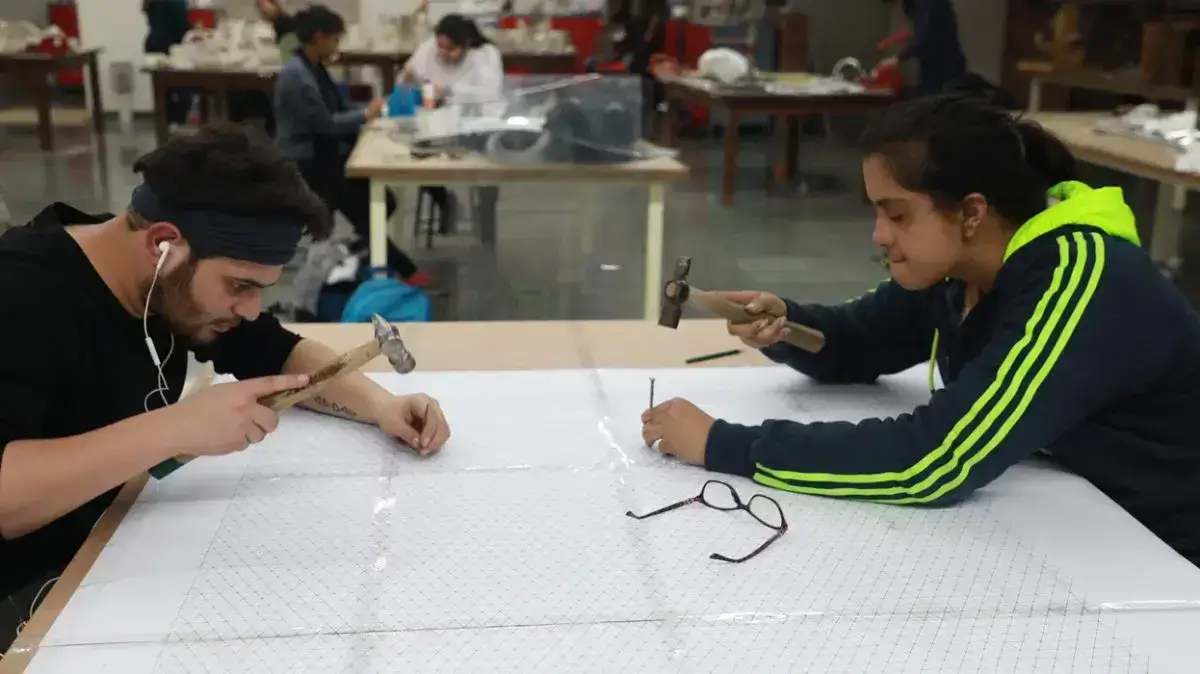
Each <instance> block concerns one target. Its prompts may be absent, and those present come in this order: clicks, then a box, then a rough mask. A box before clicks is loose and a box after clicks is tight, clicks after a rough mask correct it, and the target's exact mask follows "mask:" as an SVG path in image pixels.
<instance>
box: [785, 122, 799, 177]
mask: <svg viewBox="0 0 1200 674" xmlns="http://www.w3.org/2000/svg"><path fill="white" fill-rule="evenodd" d="M785 142H786V143H787V155H786V156H787V165H786V167H785V171H786V174H785V175H786V176H787V179H788V182H791V181H793V180H795V179H796V170H797V169H798V168H799V166H800V116H799V115H788V116H787V140H786V141H785Z"/></svg>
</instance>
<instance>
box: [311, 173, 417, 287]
mask: <svg viewBox="0 0 1200 674" xmlns="http://www.w3.org/2000/svg"><path fill="white" fill-rule="evenodd" d="M343 166H344V164H343V163H342V162H334V163H333V166H332V167H330V166H329V165H328V164H326V163H323V162H317V161H306V162H300V173H301V175H303V176H304V179H305V181H307V182H308V185H309V187H311V188H312V189H313V191H314V192H316V193H317V195H318V196H320V197H321V198H322V199H323V200H324V201H325V204H326V205H327V206H329V210H331V211H336V212H339V213H341V214H342V215H344V216H345V217H346V219H347V220H349V221H350V225H351V226H352V227H354V231H355V233H357V234H358V237H359V240H358V242H356V243H355V244H354V246H353V247H352V248H351V250H352V251H354V252H356V253H361V252H363V251H366V250H368V249H369V248H370V242H371V183H370V181H368V180H366V179H363V178H347V177H346V176H345V175H343V174H342V170H343V169H342V167H343ZM331 168H332V169H333V170H331ZM395 212H396V199H395V197H393V196H392V193H391V192H390V191H388V192H387V213H388V217H389V218H390V217H391V216H392V214H393V213H395ZM387 266H388V268H389V269H391V270H392V271H394V272H395V273H396V275H397V276H399V277H400V278H402V279H406V278H408V277H410V276H412V275H413V274H415V273H416V272H417V265H416V263H414V262H413V261H412V258H410V257H409V256H408V255H406V254H405V253H404V251H402V250H400V249H399V248H397V247H396V245H395V244H393V243H392V242H391V241H388V245H387Z"/></svg>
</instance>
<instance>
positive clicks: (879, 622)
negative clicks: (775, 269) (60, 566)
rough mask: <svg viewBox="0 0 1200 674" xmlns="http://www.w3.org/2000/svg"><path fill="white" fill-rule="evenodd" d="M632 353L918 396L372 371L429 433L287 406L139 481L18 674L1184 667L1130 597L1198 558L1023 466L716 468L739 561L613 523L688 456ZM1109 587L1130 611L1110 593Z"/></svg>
mask: <svg viewBox="0 0 1200 674" xmlns="http://www.w3.org/2000/svg"><path fill="white" fill-rule="evenodd" d="M650 375H653V376H655V377H656V379H657V390H658V395H659V399H660V400H666V399H667V398H669V397H672V396H681V397H688V398H689V399H691V400H693V401H694V402H696V403H697V404H699V405H700V406H701V407H702V408H704V409H706V410H708V411H709V412H710V413H713V414H714V415H717V416H722V417H725V418H729V419H731V420H734V421H743V422H750V423H753V422H758V421H761V420H762V419H763V418H769V417H786V418H792V419H797V420H818V419H849V420H854V419H858V418H862V417H865V416H880V415H883V416H891V415H894V414H897V413H900V412H907V411H910V410H911V409H912V408H913V407H914V406H916V405H919V404H921V403H923V402H925V401H926V400H927V398H928V391H927V389H926V388H925V383H926V379H925V376H926V375H925V372H924V370H923V369H922V368H915V369H914V370H913V371H910V372H908V373H905V374H903V375H901V376H897V377H892V378H889V379H888V380H886V381H885V382H884V383H882V384H881V385H879V386H874V387H825V388H822V389H821V390H819V391H818V390H817V387H816V386H815V385H813V384H811V383H809V382H808V381H807V380H805V379H804V378H802V377H800V376H798V375H796V374H795V373H793V372H791V371H788V370H786V369H783V368H775V367H768V368H756V367H739V368H729V369H724V368H705V369H696V370H685V369H660V370H653V371H650V370H645V371H639V370H599V371H593V370H572V371H540V372H510V373H479V372H455V373H423V372H417V373H413V374H410V375H407V376H405V377H403V378H401V377H399V376H396V375H381V376H379V377H378V379H379V381H381V382H383V383H385V385H387V386H388V387H389V388H392V389H393V390H400V388H401V387H403V389H404V390H408V391H417V390H421V391H426V392H428V393H430V394H431V395H434V396H435V397H438V398H439V399H440V400H441V402H442V404H443V407H444V409H445V410H446V413H447V415H448V416H449V419H450V420H451V424H452V427H453V431H454V434H453V437H452V439H451V441H450V444H449V445H448V446H447V447H446V448H445V450H443V452H442V453H440V454H438V455H437V456H435V457H433V458H432V459H428V460H421V459H418V458H416V457H414V456H413V455H412V454H411V453H409V452H407V451H402V450H401V451H398V450H397V448H396V445H395V444H394V443H393V442H392V441H389V440H387V439H385V438H383V437H382V435H381V434H380V433H379V432H378V431H377V430H376V429H373V428H370V427H366V426H363V425H359V424H354V423H351V422H343V421H340V420H336V419H333V418H330V417H322V416H318V415H316V414H313V413H309V412H305V411H302V410H292V411H289V412H287V413H285V419H284V421H283V423H281V425H280V428H279V430H278V431H277V432H276V433H274V434H273V435H271V436H270V438H268V440H267V441H265V442H264V443H262V444H260V445H258V446H256V447H254V448H253V449H251V450H249V451H247V452H242V453H239V454H236V455H231V456H228V457H222V458H219V459H203V460H198V461H195V462H192V463H191V464H189V466H188V467H186V468H185V469H183V470H180V471H178V472H177V473H175V474H173V475H172V476H171V477H170V478H168V479H166V480H163V481H161V482H152V483H151V484H150V485H149V486H148V487H147V489H146V491H144V492H143V494H142V495H141V497H140V499H139V502H138V503H137V504H135V506H134V507H133V509H132V510H131V511H130V513H129V515H128V516H127V518H126V521H125V522H124V523H123V524H122V525H121V527H120V528H119V529H118V531H117V533H116V534H115V536H114V537H113V539H112V541H111V542H110V543H109V545H108V546H107V548H106V549H105V550H104V552H103V553H102V554H101V555H100V557H99V559H98V560H97V562H96V564H95V566H94V567H93V568H92V570H91V572H90V573H89V574H88V576H87V577H86V578H85V580H84V582H83V584H82V585H81V587H80V588H79V589H78V590H77V591H76V593H75V595H74V597H73V598H72V600H71V601H70V602H69V603H68V605H67V607H66V608H65V609H64V610H63V612H62V614H61V615H60V617H59V619H58V620H57V621H56V623H55V624H54V626H53V628H52V629H51V631H50V633H49V634H47V636H46V638H45V639H44V640H43V648H42V649H41V650H40V651H39V652H38V654H37V655H36V656H35V657H34V659H33V662H32V666H31V667H30V670H29V671H31V672H54V671H82V670H81V669H80V668H81V667H83V666H84V664H83V663H86V669H87V671H102V669H101V668H102V666H105V665H108V666H111V667H112V668H113V671H121V672H127V673H129V674H136V673H138V672H225V671H230V672H233V671H237V672H340V671H355V672H359V671H366V672H374V671H379V672H394V671H421V672H427V671H438V672H441V671H445V672H465V671H472V672H473V671H479V672H509V671H511V672H529V671H547V672H564V671H571V672H579V671H587V672H591V671H598V672H608V671H622V672H626V671H636V672H681V671H688V672H692V671H714V672H728V671H751V670H754V671H787V670H792V669H794V668H795V667H797V666H800V664H798V663H801V664H802V666H803V667H802V668H803V670H804V671H808V672H826V671H828V672H864V671H888V672H927V671H954V672H995V671H1004V672H1041V671H1051V670H1052V671H1054V672H1143V671H1154V672H1159V671H1166V672H1170V671H1181V672H1182V671H1191V670H1192V669H1193V665H1194V662H1195V656H1194V654H1191V651H1193V650H1194V647H1193V646H1192V645H1191V644H1192V642H1193V641H1194V640H1181V639H1175V640H1166V639H1164V638H1162V636H1161V635H1162V634H1170V633H1176V634H1178V633H1186V631H1184V632H1180V630H1187V629H1191V628H1192V627H1200V611H1190V610H1176V611H1167V610H1162V611H1156V610H1153V609H1155V608H1163V607H1167V606H1176V604H1171V605H1168V604H1165V603H1163V602H1162V600H1163V599H1180V600H1196V599H1200V571H1197V570H1196V569H1194V568H1192V567H1190V566H1189V565H1187V564H1186V562H1182V560H1181V558H1179V557H1178V556H1177V555H1175V554H1174V553H1173V552H1171V551H1170V550H1168V549H1166V548H1165V546H1162V545H1161V544H1157V543H1156V542H1155V541H1154V539H1153V538H1152V537H1148V534H1147V533H1146V532H1145V531H1144V530H1143V529H1141V528H1140V527H1139V526H1137V525H1136V524H1135V523H1133V522H1132V520H1131V519H1130V518H1128V516H1126V515H1124V513H1122V512H1120V511H1119V509H1114V508H1113V507H1112V504H1111V503H1108V502H1107V501H1106V500H1104V499H1103V498H1102V497H1100V496H1099V495H1098V493H1097V492H1095V490H1093V489H1092V488H1091V487H1090V486H1088V485H1087V484H1086V483H1083V482H1082V481H1080V480H1078V479H1076V478H1073V477H1070V476H1065V475H1063V474H1061V473H1058V472H1055V471H1050V470H1046V469H1044V468H1038V467H1031V468H1025V467H1022V468H1020V469H1018V470H1014V471H1011V472H1010V473H1009V474H1008V475H1006V476H1005V477H1004V478H1002V479H1001V480H999V481H997V482H996V483H995V484H994V485H992V486H991V487H989V488H988V489H987V490H985V491H983V492H981V493H980V494H979V495H978V496H977V497H976V498H974V499H972V500H971V501H969V502H968V503H966V504H964V505H961V506H959V507H955V508H947V509H916V508H911V509H909V508H901V507H894V506H881V505H871V504H860V503H853V502H849V501H839V500H832V499H822V498H817V497H808V496H801V495H794V494H787V493H782V492H774V491H770V490H767V489H766V488H764V487H760V486H758V485H756V484H754V483H752V482H750V481H748V480H744V479H738V478H728V479H729V481H730V482H731V483H732V484H735V485H736V486H737V488H738V490H739V492H740V493H741V494H742V495H743V498H749V495H750V494H752V493H755V492H758V491H763V492H769V493H770V495H771V496H773V497H775V498H776V499H777V500H779V501H780V503H781V504H782V506H783V508H784V510H785V512H786V514H787V518H788V521H789V523H790V524H791V530H790V531H789V532H788V533H787V534H786V535H784V536H783V538H781V539H780V540H779V541H778V542H776V543H775V544H774V545H773V546H771V547H770V548H769V549H768V550H767V551H766V552H764V553H763V554H762V555H760V556H759V557H756V558H755V559H753V560H751V561H750V562H747V563H745V564H741V565H726V564H722V563H720V562H715V561H713V560H710V559H709V558H708V555H709V553H711V552H721V553H724V554H728V555H739V554H744V553H745V552H748V551H749V550H751V549H753V548H754V547H756V546H757V545H758V544H759V543H761V542H762V541H763V540H766V538H767V537H768V536H769V535H770V533H771V532H770V530H769V529H767V528H765V527H763V526H761V525H760V524H758V523H757V522H755V521H754V520H753V519H752V518H750V517H749V516H746V515H745V514H744V513H721V512H717V511H713V510H710V509H708V508H704V507H703V506H700V505H693V506H688V507H685V508H682V509H679V510H677V511H674V512H672V513H668V514H666V515H662V516H660V517H656V518H653V519H650V520H645V521H635V520H632V519H630V518H627V517H625V516H624V512H625V511H626V510H627V509H632V510H634V511H635V512H641V511H647V510H650V509H653V508H656V507H658V506H661V505H665V504H667V503H670V502H673V501H677V500H680V499H683V498H686V497H688V496H692V495H694V494H695V493H697V492H698V491H699V489H700V486H701V485H702V484H703V482H704V481H705V480H706V479H708V478H709V477H712V475H710V474H706V473H705V472H703V471H702V470H700V469H698V468H691V467H682V466H678V465H676V464H675V463H674V462H672V461H671V460H668V459H664V458H663V457H661V456H659V455H658V454H657V453H655V452H653V451H652V450H649V449H647V448H646V447H645V446H644V445H643V444H642V442H641V440H640V437H639V435H638V428H639V425H640V422H639V421H638V415H639V414H640V412H641V411H642V409H643V408H644V406H645V404H646V400H647V398H646V396H647V393H648V376H650ZM1039 485H1042V486H1049V488H1050V491H1047V490H1045V489H1039ZM1039 499H1040V500H1039ZM1027 500H1032V501H1034V502H1036V503H1037V504H1038V510H1037V511H1035V513H1034V515H1035V517H1032V518H1030V516H1029V515H1028V513H1026V512H1024V511H1023V510H1022V504H1023V503H1024V502H1025V501H1027ZM1083 503H1086V504H1089V508H1088V509H1083V508H1081V507H1080V504H1083ZM1097 526H1103V527H1104V528H1103V529H1096V528H1095V527H1097ZM1027 530H1028V531H1029V532H1031V534H1030V535H1026V531H1027ZM1081 531H1084V532H1086V531H1091V532H1092V533H1093V535H1091V536H1084V535H1081V534H1080V533H1079V532H1081ZM1063 541H1066V542H1067V544H1064V543H1063ZM1117 549H1124V552H1122V553H1114V552H1113V550H1117ZM1114 555H1116V556H1117V557H1118V558H1119V561H1120V564H1105V561H1106V558H1111V557H1113V556H1114ZM1121 555H1124V557H1121ZM1081 579H1083V580H1081ZM1135 599H1144V600H1147V601H1148V602H1149V603H1146V604H1142V605H1141V608H1142V609H1143V610H1141V611H1138V612H1135V613H1130V612H1121V611H1114V610H1112V608H1111V607H1112V606H1115V605H1119V602H1129V601H1131V600H1135ZM1185 605H1186V601H1185ZM1144 609H1150V610H1144ZM1171 630H1175V632H1171ZM1192 633H1193V634H1194V633H1195V632H1194V631H1193V632H1192Z"/></svg>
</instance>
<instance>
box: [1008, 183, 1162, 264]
mask: <svg viewBox="0 0 1200 674" xmlns="http://www.w3.org/2000/svg"><path fill="white" fill-rule="evenodd" d="M1046 196H1047V197H1049V198H1050V199H1051V200H1052V201H1054V202H1057V203H1053V204H1052V205H1051V206H1050V207H1049V208H1047V209H1046V210H1044V211H1042V212H1041V213H1038V214H1037V215H1035V216H1033V217H1032V218H1030V219H1029V220H1028V221H1026V222H1025V224H1023V225H1021V227H1020V229H1018V230H1017V232H1016V234H1014V235H1013V238H1012V240H1011V241H1009V242H1008V246H1007V247H1006V248H1005V249H1004V259H1005V260H1007V259H1008V258H1009V256H1011V255H1012V254H1013V253H1015V252H1017V251H1018V250H1020V249H1021V247H1022V246H1024V245H1025V244H1027V243H1029V242H1030V241H1033V240H1034V239H1036V238H1038V237H1041V236H1044V235H1046V234H1049V233H1050V232H1053V231H1054V230H1056V229H1059V228H1061V227H1070V226H1071V225H1090V226H1092V227H1098V228H1100V229H1101V230H1103V231H1104V232H1106V233H1107V234H1109V235H1111V236H1115V237H1118V238H1121V239H1125V240H1127V241H1130V242H1131V243H1134V244H1136V245H1138V246H1140V245H1142V242H1141V240H1140V239H1138V233H1137V221H1136V220H1135V219H1134V217H1133V211H1132V210H1131V209H1130V208H1129V205H1128V204H1126V203H1125V196H1124V194H1123V193H1122V192H1121V188H1119V187H1101V188H1099V189H1094V188H1092V187H1090V186H1088V185H1085V184H1083V183H1081V182H1077V181H1074V180H1072V181H1068V182H1064V183H1059V184H1057V185H1055V186H1054V187H1051V188H1050V190H1049V192H1047V193H1046Z"/></svg>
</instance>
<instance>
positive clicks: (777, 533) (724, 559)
mask: <svg viewBox="0 0 1200 674" xmlns="http://www.w3.org/2000/svg"><path fill="white" fill-rule="evenodd" d="M786 532H787V526H786V525H784V526H783V527H781V528H779V529H778V530H776V531H775V535H774V536H771V537H770V538H768V539H767V541H766V542H765V543H763V544H762V545H760V546H758V547H757V548H755V549H754V552H751V553H750V554H748V555H746V556H745V557H738V558H736V559H734V558H732V557H726V556H725V555H722V554H719V553H716V552H714V553H712V554H711V555H709V556H708V558H709V559H715V560H718V561H721V562H731V563H733V564H741V563H742V562H744V561H746V560H748V559H750V558H752V557H754V556H755V555H757V554H758V553H760V552H762V551H763V550H766V549H767V546H769V545H770V544H772V543H774V542H775V541H777V540H779V537H780V536H783V534H784V533H786Z"/></svg>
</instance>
